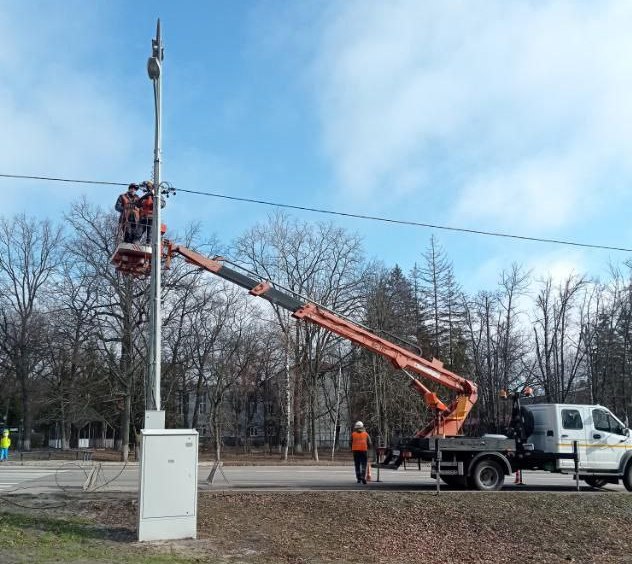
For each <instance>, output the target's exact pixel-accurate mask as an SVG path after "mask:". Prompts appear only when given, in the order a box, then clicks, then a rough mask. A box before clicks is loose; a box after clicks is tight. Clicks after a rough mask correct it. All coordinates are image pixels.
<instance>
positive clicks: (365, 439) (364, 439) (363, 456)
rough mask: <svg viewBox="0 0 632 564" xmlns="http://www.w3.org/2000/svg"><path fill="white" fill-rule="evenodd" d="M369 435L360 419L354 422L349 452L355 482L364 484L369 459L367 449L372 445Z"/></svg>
mask: <svg viewBox="0 0 632 564" xmlns="http://www.w3.org/2000/svg"><path fill="white" fill-rule="evenodd" d="M372 446H373V445H372V443H371V437H370V436H369V434H368V433H367V432H366V431H365V429H364V424H363V423H362V421H358V422H356V424H355V425H354V426H353V433H351V452H352V453H353V464H354V466H355V473H356V480H357V483H358V484H360V483H362V484H366V467H367V463H368V460H369V456H368V453H369V449H370V448H371V447H372Z"/></svg>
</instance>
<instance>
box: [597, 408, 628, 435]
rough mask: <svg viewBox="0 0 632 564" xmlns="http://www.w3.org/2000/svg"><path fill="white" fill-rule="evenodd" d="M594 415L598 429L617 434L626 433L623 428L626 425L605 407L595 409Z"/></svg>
mask: <svg viewBox="0 0 632 564" xmlns="http://www.w3.org/2000/svg"><path fill="white" fill-rule="evenodd" d="M592 416H593V425H594V426H595V429H597V430H598V431H607V432H609V433H616V434H617V435H623V434H624V433H623V429H624V428H625V427H624V425H623V423H621V421H619V420H618V419H617V418H616V417H614V416H613V415H612V414H610V413H608V412H607V411H604V410H603V409H593V412H592Z"/></svg>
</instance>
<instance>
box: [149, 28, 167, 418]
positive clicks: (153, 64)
mask: <svg viewBox="0 0 632 564" xmlns="http://www.w3.org/2000/svg"><path fill="white" fill-rule="evenodd" d="M151 47H152V54H151V57H149V60H148V61H147V73H148V75H149V78H150V79H151V81H152V82H153V86H154V103H155V117H156V123H155V135H154V180H153V182H154V194H153V204H154V209H153V219H152V230H151V287H150V293H151V304H150V316H149V332H150V338H149V351H148V380H149V382H148V389H147V401H146V408H147V410H155V411H157V412H159V411H160V362H161V325H162V319H161V312H160V294H161V281H160V274H161V273H160V268H161V257H162V248H161V247H162V245H161V239H162V236H161V235H162V234H161V232H160V231H161V225H162V223H161V217H160V215H161V214H160V208H161V205H160V204H161V199H162V195H161V192H162V190H161V187H160V164H161V137H162V132H161V119H162V99H161V94H162V92H161V87H162V61H163V59H164V49H163V46H162V39H161V37H160V19H158V22H157V25H156V38H155V39H152V41H151ZM145 424H146V426H147V419H146V421H145ZM151 426H152V427H156V425H155V424H152V425H151ZM162 428H164V418H163V423H162Z"/></svg>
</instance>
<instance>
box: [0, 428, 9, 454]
mask: <svg viewBox="0 0 632 564" xmlns="http://www.w3.org/2000/svg"><path fill="white" fill-rule="evenodd" d="M10 446H11V439H10V438H9V429H5V430H4V431H2V438H1V439H0V462H4V461H5V460H9V447H10Z"/></svg>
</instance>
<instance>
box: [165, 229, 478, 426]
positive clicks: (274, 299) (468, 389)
mask: <svg viewBox="0 0 632 564" xmlns="http://www.w3.org/2000/svg"><path fill="white" fill-rule="evenodd" d="M165 248H166V255H167V259H166V267H167V268H169V265H170V261H171V257H172V256H173V255H174V254H179V255H180V256H182V257H184V259H185V260H186V261H187V262H189V263H191V264H194V265H195V266H198V267H200V268H202V269H204V270H206V271H208V272H211V273H213V274H215V275H217V276H219V277H220V278H223V279H224V280H227V281H229V282H232V283H234V284H237V285H239V286H241V287H242V288H245V289H246V290H248V291H249V293H250V294H251V295H253V296H259V297H261V298H263V299H265V300H267V301H269V302H270V303H272V304H273V305H277V306H279V307H282V308H284V309H286V310H289V311H291V312H292V316H293V317H295V318H297V319H302V320H304V321H307V322H310V323H313V324H315V325H318V326H319V327H322V328H324V329H326V330H328V331H331V332H332V333H335V334H336V335H339V336H340V337H343V338H345V339H348V340H349V341H351V342H353V343H356V344H358V345H360V346H361V347H363V348H365V349H367V350H370V351H372V352H374V353H376V354H378V355H380V356H382V357H384V358H387V359H388V360H390V361H391V363H392V364H393V365H394V366H395V367H396V368H399V369H400V370H402V371H404V372H405V373H406V374H407V375H408V377H409V378H410V379H411V386H412V387H413V388H414V389H415V390H416V391H417V392H418V393H419V394H420V395H421V396H422V397H423V399H424V401H425V403H426V405H427V406H428V407H429V408H430V409H432V410H433V413H434V414H435V417H434V420H433V421H432V422H431V423H429V424H428V425H426V426H425V427H423V428H422V429H420V430H419V431H417V433H416V436H417V437H430V436H437V435H440V436H456V435H459V434H460V433H461V428H462V427H463V423H464V421H465V419H466V418H467V416H468V414H469V413H470V411H471V410H472V407H473V406H474V404H475V403H476V399H477V395H478V391H477V386H476V384H475V383H474V382H472V381H470V380H468V379H466V378H463V377H461V376H458V375H457V374H454V373H453V372H450V371H449V370H447V369H446V368H444V367H443V363H442V362H440V361H439V360H437V359H433V360H432V361H429V360H426V359H425V358H423V357H421V356H419V355H418V354H415V353H413V352H411V351H409V350H407V349H405V348H403V347H401V346H399V345H396V344H395V343H392V342H390V341H388V340H387V339H384V338H382V337H380V336H378V335H375V334H374V333H372V332H371V331H370V330H369V329H367V328H365V327H363V326H361V325H358V324H357V323H354V322H353V321H350V320H349V319H347V318H345V317H343V316H340V315H338V314H336V313H334V312H332V311H330V310H328V309H326V308H324V307H322V306H319V305H317V304H315V303H313V302H310V301H306V300H301V299H298V298H297V297H295V296H293V295H291V294H290V293H286V292H283V291H281V290H279V289H278V288H276V287H274V286H273V285H272V284H271V283H270V282H269V281H266V280H256V279H254V278H251V277H250V276H247V275H245V274H243V273H241V272H238V271H237V270H234V269H232V268H229V267H227V266H226V264H225V262H226V261H225V259H223V258H222V257H214V258H208V257H205V256H204V255H201V254H200V253H198V252H196V251H192V250H191V249H188V248H186V247H183V246H182V245H177V244H174V243H173V242H171V241H165ZM411 372H412V373H414V374H416V375H418V376H421V377H423V378H424V379H426V380H429V381H431V382H433V383H435V384H440V385H442V386H445V387H446V388H449V389H451V390H453V391H455V392H456V393H457V395H456V398H455V399H454V400H453V401H452V402H451V403H449V404H448V405H445V404H444V403H443V402H442V401H441V400H440V399H439V398H438V397H437V395H436V394H435V393H434V392H433V391H431V390H430V389H429V388H427V387H426V386H425V385H424V384H423V383H421V382H420V381H419V380H418V379H417V378H416V377H415V376H413V375H412V374H411Z"/></svg>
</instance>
